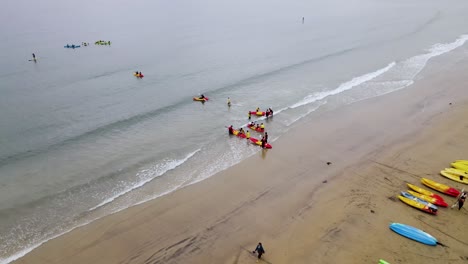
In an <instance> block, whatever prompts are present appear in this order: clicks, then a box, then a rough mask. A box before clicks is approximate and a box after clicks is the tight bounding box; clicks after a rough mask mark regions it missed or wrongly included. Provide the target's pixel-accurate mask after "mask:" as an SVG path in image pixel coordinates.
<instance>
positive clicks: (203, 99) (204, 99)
mask: <svg viewBox="0 0 468 264" xmlns="http://www.w3.org/2000/svg"><path fill="white" fill-rule="evenodd" d="M193 100H194V101H200V102H206V101H208V100H209V98H208V97H205V98H200V97H194V98H193Z"/></svg>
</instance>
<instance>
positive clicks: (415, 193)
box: [408, 191, 448, 207]
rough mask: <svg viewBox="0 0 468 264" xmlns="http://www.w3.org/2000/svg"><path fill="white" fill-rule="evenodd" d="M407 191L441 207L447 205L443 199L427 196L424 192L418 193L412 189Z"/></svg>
mask: <svg viewBox="0 0 468 264" xmlns="http://www.w3.org/2000/svg"><path fill="white" fill-rule="evenodd" d="M408 193H409V194H411V195H413V196H414V197H417V198H419V199H421V200H424V201H426V202H429V203H431V204H435V205H438V206H442V207H447V206H448V204H447V203H446V202H445V201H444V200H439V199H437V198H434V197H431V196H427V195H425V194H421V193H418V192H413V191H408Z"/></svg>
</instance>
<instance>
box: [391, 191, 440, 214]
mask: <svg viewBox="0 0 468 264" xmlns="http://www.w3.org/2000/svg"><path fill="white" fill-rule="evenodd" d="M398 199H400V201H402V202H404V203H405V204H407V205H409V206H412V207H414V208H416V209H419V210H421V211H424V212H426V213H429V214H433V215H435V214H437V211H436V210H434V209H433V208H432V207H429V206H427V205H425V204H423V203H420V202H418V201H415V200H413V199H409V198H406V197H404V196H401V195H398Z"/></svg>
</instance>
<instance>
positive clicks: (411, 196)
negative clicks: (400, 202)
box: [400, 192, 439, 211]
mask: <svg viewBox="0 0 468 264" xmlns="http://www.w3.org/2000/svg"><path fill="white" fill-rule="evenodd" d="M400 193H401V196H403V197H406V198H408V199H411V200H413V201H416V202H418V203H421V204H424V205H426V206H428V207H429V208H430V209H432V210H434V211H437V210H439V208H437V206H435V205H434V204H432V203H430V202H428V201H425V200H423V199H420V198H418V197H416V196H414V195H412V194H410V193H408V192H400Z"/></svg>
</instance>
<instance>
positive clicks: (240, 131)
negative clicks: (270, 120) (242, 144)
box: [228, 122, 268, 148]
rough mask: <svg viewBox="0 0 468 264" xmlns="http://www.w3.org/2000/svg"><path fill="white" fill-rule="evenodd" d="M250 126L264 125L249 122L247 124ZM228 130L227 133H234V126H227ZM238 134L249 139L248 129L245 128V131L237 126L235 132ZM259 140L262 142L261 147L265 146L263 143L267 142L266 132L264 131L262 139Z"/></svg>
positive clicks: (263, 127)
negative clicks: (237, 128)
mask: <svg viewBox="0 0 468 264" xmlns="http://www.w3.org/2000/svg"><path fill="white" fill-rule="evenodd" d="M249 125H250V126H255V127H256V128H262V129H265V125H263V123H262V124H261V125H259V124H256V125H255V123H254V122H252V123H250V124H249ZM228 131H229V134H230V135H234V128H233V126H232V125H231V126H229V127H228ZM239 135H245V138H246V139H250V131H249V130H247V131H244V128H242V127H241V128H239V130H238V132H237V136H239ZM260 142H262V148H265V145H266V144H267V143H268V133H267V132H265V134H264V135H263V136H262V139H261V140H260Z"/></svg>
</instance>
